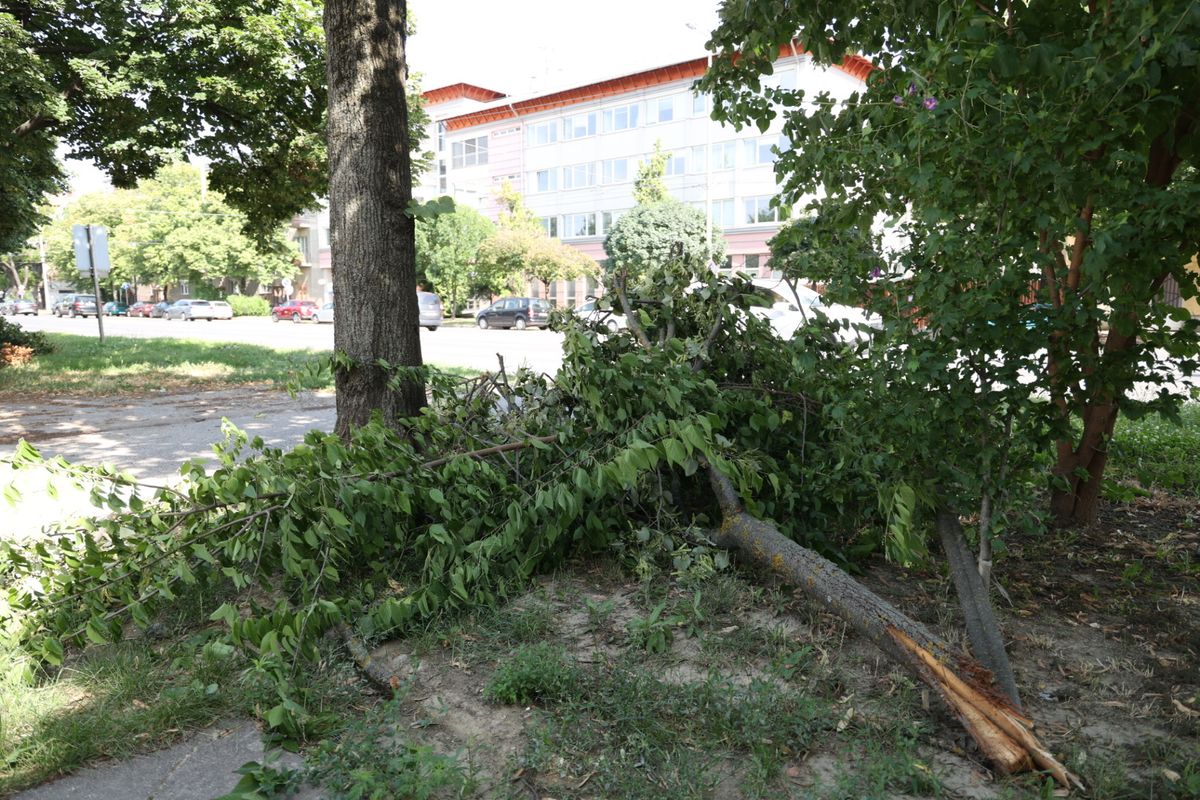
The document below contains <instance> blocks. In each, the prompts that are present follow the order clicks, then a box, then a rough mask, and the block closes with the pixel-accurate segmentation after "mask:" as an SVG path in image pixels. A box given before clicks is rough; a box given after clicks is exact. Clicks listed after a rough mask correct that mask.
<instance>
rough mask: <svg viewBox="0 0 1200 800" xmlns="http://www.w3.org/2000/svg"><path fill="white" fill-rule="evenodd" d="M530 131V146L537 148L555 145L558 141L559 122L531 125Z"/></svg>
mask: <svg viewBox="0 0 1200 800" xmlns="http://www.w3.org/2000/svg"><path fill="white" fill-rule="evenodd" d="M528 131H529V146H530V147H537V146H538V145H543V144H554V143H555V142H557V141H558V121H557V120H555V121H553V122H539V123H538V124H536V125H530V126H529V128H528Z"/></svg>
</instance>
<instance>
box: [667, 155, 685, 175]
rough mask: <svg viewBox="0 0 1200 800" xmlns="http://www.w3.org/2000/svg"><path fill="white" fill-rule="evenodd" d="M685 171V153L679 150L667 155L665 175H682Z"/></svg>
mask: <svg viewBox="0 0 1200 800" xmlns="http://www.w3.org/2000/svg"><path fill="white" fill-rule="evenodd" d="M685 172H687V153H686V151H683V150H680V151H679V152H677V153H671V154H670V155H668V156H667V168H666V174H667V175H682V174H683V173H685Z"/></svg>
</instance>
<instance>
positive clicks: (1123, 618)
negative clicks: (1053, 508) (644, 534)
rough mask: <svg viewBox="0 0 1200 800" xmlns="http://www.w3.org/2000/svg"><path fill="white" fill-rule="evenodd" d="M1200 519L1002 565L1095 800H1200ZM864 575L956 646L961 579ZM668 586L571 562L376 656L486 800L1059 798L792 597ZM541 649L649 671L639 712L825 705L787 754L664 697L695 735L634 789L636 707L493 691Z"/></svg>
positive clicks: (608, 680) (1174, 510) (1173, 506)
mask: <svg viewBox="0 0 1200 800" xmlns="http://www.w3.org/2000/svg"><path fill="white" fill-rule="evenodd" d="M1198 525H1200V508H1198V505H1197V503H1195V502H1194V501H1181V500H1178V499H1173V498H1169V497H1165V496H1155V497H1151V498H1144V499H1139V500H1137V501H1135V502H1133V503H1129V504H1121V505H1115V504H1114V505H1108V506H1106V507H1105V509H1104V512H1103V515H1102V517H1101V520H1100V522H1099V523H1098V524H1096V525H1095V526H1093V527H1092V528H1089V529H1087V530H1082V531H1052V532H1048V533H1046V534H1043V535H1041V536H1037V537H1034V536H1028V537H1021V538H1016V539H1014V540H1012V541H1011V542H1010V543H1009V548H1010V557H1008V558H1006V559H1004V560H1003V562H1002V563H1001V564H1000V565H999V568H998V577H999V578H1000V580H1001V582H1002V583H1003V585H1004V587H1005V590H1006V591H1007V593H1008V597H1009V600H1007V601H1006V600H1005V599H1004V598H1003V597H997V598H996V601H997V606H998V611H999V613H1000V615H1001V618H1002V624H1003V627H1004V630H1005V631H1006V633H1007V634H1008V635H1009V637H1010V653H1011V656H1012V660H1013V663H1014V668H1015V670H1016V675H1017V682H1018V686H1019V688H1020V690H1021V692H1022V697H1023V700H1024V702H1025V704H1026V707H1027V710H1028V711H1029V712H1030V713H1031V716H1032V717H1033V718H1034V719H1035V720H1036V721H1037V723H1038V727H1039V729H1040V733H1041V736H1042V739H1043V741H1044V742H1046V743H1047V744H1048V745H1049V746H1051V747H1052V748H1053V749H1054V750H1055V751H1056V753H1057V754H1059V755H1061V756H1062V757H1063V758H1064V759H1065V761H1066V763H1068V765H1069V766H1070V767H1071V768H1072V769H1074V770H1075V771H1077V772H1078V773H1079V774H1080V775H1081V776H1082V777H1083V778H1084V780H1085V782H1086V783H1087V785H1088V787H1089V789H1088V793H1087V794H1088V796H1091V797H1130V798H1134V797H1151V796H1153V797H1195V796H1200V670H1198V669H1197V663H1198V662H1197V656H1198V654H1200V652H1198V651H1200V593H1198V591H1200V582H1198V581H1197V576H1198V575H1200V527H1198ZM863 580H864V582H865V583H867V584H868V585H869V586H870V587H871V588H872V589H873V590H875V591H877V592H878V593H879V594H881V595H883V596H884V597H886V598H887V599H889V600H891V601H892V602H894V603H896V604H897V605H898V606H900V607H901V608H903V609H905V610H906V611H907V612H908V613H910V614H911V615H913V616H914V617H917V618H919V619H921V620H922V621H924V622H926V623H927V624H929V625H931V626H932V627H933V628H935V629H936V630H937V631H938V632H939V633H940V634H941V635H943V636H946V637H947V638H949V639H952V640H955V641H962V638H963V637H962V634H961V632H960V631H961V626H960V622H959V619H958V609H957V603H956V600H955V596H954V592H953V588H952V586H951V585H950V584H949V581H948V580H947V579H946V578H945V577H944V576H943V575H941V574H939V573H938V572H937V571H936V569H932V568H931V569H929V570H925V571H904V570H900V569H898V568H896V567H894V566H892V565H889V564H886V563H884V562H882V561H880V562H876V563H873V564H871V565H870V567H869V569H868V571H867V574H866V575H865V576H864V577H863ZM656 584H657V585H647V584H642V583H639V582H637V581H633V580H630V579H629V578H628V576H625V575H622V574H620V573H619V572H618V571H616V570H614V569H612V568H611V566H606V565H596V564H581V565H576V566H575V567H574V568H573V569H571V570H567V571H564V572H562V573H560V574H558V575H556V576H553V577H550V578H547V579H545V580H544V581H543V582H541V583H540V584H539V585H538V586H537V587H536V588H535V589H533V590H532V591H530V592H528V593H527V594H525V595H524V596H522V597H520V598H519V599H517V600H515V601H514V602H512V603H510V604H509V605H508V606H506V607H505V608H503V609H500V610H499V611H493V612H481V613H480V614H479V615H476V616H473V617H470V618H467V619H465V620H462V621H460V622H458V623H456V624H454V625H453V626H451V627H448V628H446V629H444V630H439V631H436V632H433V633H431V634H429V635H427V636H425V637H422V638H419V639H412V640H406V641H400V642H393V643H390V644H388V645H387V646H385V647H383V648H381V649H380V650H379V651H378V653H377V656H378V657H381V658H384V659H386V660H388V662H389V663H390V664H391V665H392V667H393V669H394V670H395V672H396V673H397V674H398V675H400V676H401V677H403V678H404V679H405V680H407V681H409V682H410V685H409V687H408V692H407V699H406V700H405V703H404V709H405V711H406V716H407V719H406V720H405V721H403V723H402V724H400V725H399V727H407V728H408V730H406V731H405V734H406V735H408V736H409V737H410V738H412V739H415V740H416V741H418V742H420V743H423V744H429V745H432V746H433V747H435V748H436V749H437V750H438V751H440V752H443V753H458V754H459V755H460V758H464V759H467V760H468V761H469V762H470V764H471V768H472V769H473V770H474V772H475V774H476V775H477V777H478V778H479V781H480V783H479V792H478V796H481V797H555V798H563V797H579V798H585V797H586V798H591V797H595V798H599V797H613V796H646V797H653V796H660V797H668V796H670V797H685V796H686V797H691V796H695V797H714V798H736V797H867V796H876V797H926V796H942V797H963V798H994V797H1025V796H1039V795H1040V794H1041V793H1042V792H1044V791H1047V790H1048V788H1047V786H1046V785H1045V784H1044V783H1043V782H1041V781H1040V780H1039V779H1038V778H1037V777H1036V776H1024V777H1018V778H1002V777H997V776H993V775H991V774H990V773H989V771H988V769H987V767H986V765H985V764H984V763H983V762H982V760H981V759H980V757H979V755H978V753H977V752H975V751H974V749H973V747H972V745H971V744H970V742H969V741H968V739H967V737H966V736H965V735H964V734H962V732H961V730H960V729H959V728H958V726H957V724H956V723H955V722H954V720H953V719H951V718H950V717H949V716H948V714H946V713H945V712H944V711H942V710H941V709H940V708H938V707H937V706H933V707H932V708H929V707H927V704H928V702H929V700H928V698H927V697H925V696H924V695H923V693H922V691H921V687H919V686H917V685H914V683H913V682H912V681H911V680H910V679H909V678H908V676H907V675H906V674H904V673H903V672H901V671H900V670H899V669H898V668H895V667H893V666H892V665H891V664H890V663H889V662H888V661H886V660H885V659H884V658H883V656H882V655H881V654H880V653H879V652H878V651H876V650H875V649H874V648H873V647H872V646H871V645H870V644H869V643H867V642H865V641H863V640H860V639H858V638H857V637H856V636H855V635H854V634H853V633H852V632H850V631H847V630H846V628H845V626H844V625H843V624H842V623H841V622H840V621H839V620H837V619H835V618H833V617H829V616H827V615H824V614H822V613H821V612H820V611H819V610H817V609H816V608H815V607H812V606H811V605H810V604H809V603H807V602H806V601H805V599H804V598H803V597H802V596H800V595H799V594H797V593H794V592H792V591H791V590H790V589H789V588H788V587H785V586H780V585H778V584H775V583H773V582H772V581H771V580H770V579H769V578H768V577H765V576H761V575H755V574H751V573H735V574H732V575H726V576H718V577H717V578H714V579H712V580H710V581H708V582H706V583H705V584H702V585H693V586H687V587H684V586H681V585H679V584H677V583H670V584H669V588H668V582H667V581H666V580H665V579H664V580H662V581H658V582H656ZM660 602H663V603H666V607H667V611H665V612H664V614H670V615H671V616H672V617H673V621H672V623H671V637H670V638H671V641H670V644H669V646H668V647H667V649H666V650H665V651H664V652H658V653H656V652H648V651H647V650H646V649H644V648H638V647H635V646H634V645H633V644H632V642H631V636H630V623H631V621H635V620H639V619H645V618H646V616H647V615H648V614H649V613H650V611H651V609H652V608H653V607H654V606H655V605H657V604H658V603H660ZM530 642H549V643H552V644H553V645H555V646H557V647H561V649H562V651H563V652H564V653H565V654H566V657H567V659H568V662H569V663H572V664H574V665H576V666H577V667H578V668H579V669H580V670H582V671H583V673H584V674H586V675H588V676H589V677H588V678H587V679H586V680H587V681H588V683H587V686H589V687H590V688H589V689H586V690H581V691H582V692H584V693H585V694H586V693H587V692H592V693H593V694H594V693H596V692H604V691H609V692H615V691H618V689H616V688H613V687H620V686H621V685H623V684H622V680H624V679H618V678H619V677H620V676H622V675H626V674H628V675H631V676H635V677H636V680H644V681H645V683H644V684H641V686H642V687H643V689H644V690H645V689H647V688H648V690H647V691H645V692H644V695H643V697H644V703H645V704H653V703H659V702H663V698H676V699H674V700H671V702H679V701H678V698H679V697H685V698H686V697H691V696H693V695H694V694H695V693H697V692H699V693H700V694H703V690H702V688H697V687H704V686H706V685H714V686H719V687H723V688H722V690H723V691H727V692H730V693H733V694H735V695H739V693H743V692H744V693H745V695H746V700H745V704H746V705H745V708H751V707H753V703H754V699H755V697H757V695H756V694H755V693H756V692H758V691H760V690H761V689H762V687H764V686H766V687H768V688H767V690H768V691H770V692H777V693H778V696H779V698H780V709H781V710H780V713H781V714H783V713H785V711H784V710H783V709H784V708H785V706H786V704H787V703H790V702H794V700H789V699H788V698H795V697H797V696H799V697H807V698H811V699H812V701H813V702H814V704H815V705H814V706H813V709H812V714H811V726H810V727H809V728H808V729H806V730H805V731H803V732H800V731H798V732H797V733H796V735H795V738H794V740H793V742H792V743H788V742H775V743H772V748H774V749H771V750H770V753H773V754H774V755H771V754H768V753H767V749H763V750H762V751H761V752H760V751H759V750H758V749H756V748H755V747H753V746H745V747H744V746H743V745H742V744H739V743H736V742H734V741H733V738H735V737H732V734H731V738H730V741H729V742H727V743H726V744H725V745H722V746H717V747H715V748H714V747H713V744H712V742H711V741H709V740H704V741H701V740H696V741H695V742H688V741H686V740H684V739H686V738H687V737H689V736H695V735H696V732H695V729H693V728H692V727H689V726H688V725H685V724H683V723H681V722H680V721H678V720H676V719H674V716H673V714H674V712H673V711H672V710H671V709H670V708H668V707H663V709H662V714H661V716H660V717H659V719H658V722H657V723H656V722H654V721H653V718H654V715H653V714H650V715H649V720H648V721H646V722H645V725H649V726H651V728H652V727H653V725H655V724H657V725H660V726H662V727H664V728H669V727H670V726H672V725H676V726H679V730H680V732H681V733H680V734H679V736H680V741H678V742H676V745H675V747H676V749H675V750H673V751H671V752H670V753H668V754H667V755H668V756H669V758H667V760H666V761H662V760H659V761H651V760H650V759H647V758H645V757H644V756H643V757H642V761H641V763H640V764H639V763H638V762H637V761H636V760H634V759H630V760H629V762H628V763H627V764H623V765H622V769H624V770H625V771H626V772H627V773H628V774H629V778H628V782H627V783H621V784H619V785H618V784H615V783H613V782H612V781H614V780H617V779H616V778H613V777H612V776H613V774H614V771H613V770H612V769H611V768H610V767H611V764H610V763H609V762H611V761H613V760H619V759H621V758H622V757H625V756H627V755H628V754H629V753H643V752H649V751H647V750H644V749H640V748H644V746H645V744H646V743H645V741H642V742H639V741H637V740H636V737H637V736H642V737H643V739H645V738H647V737H649V738H653V736H654V735H656V734H655V732H654V730H652V729H647V730H646V731H642V732H641V733H638V730H639V729H638V728H637V727H636V726H634V725H630V724H629V720H628V719H623V718H622V717H623V716H628V717H633V716H637V715H638V714H640V713H644V712H645V711H646V708H645V707H643V708H641V709H640V710H639V708H638V703H634V702H632V701H630V703H629V706H630V707H629V708H627V709H626V711H625V712H623V713H617V714H613V715H612V716H611V718H608V717H605V716H604V715H603V714H602V712H600V711H598V710H597V709H602V708H622V706H621V705H620V703H617V704H616V705H615V706H613V705H611V704H610V705H609V706H605V705H604V703H602V702H600V701H599V700H597V699H596V698H595V697H592V698H591V699H590V700H589V701H588V703H590V705H586V709H587V711H588V713H590V714H592V715H593V716H591V717H589V716H587V715H586V714H584V715H582V716H581V715H580V711H581V708H583V707H584V706H583V705H581V704H580V703H576V702H573V701H570V700H568V701H561V702H534V703H531V704H529V705H527V706H505V705H498V704H494V703H489V702H488V701H486V700H485V699H484V697H483V691H484V687H485V686H486V685H487V684H488V681H489V680H490V679H491V678H492V676H493V674H494V673H495V671H496V669H497V668H498V667H499V666H500V665H502V664H504V663H505V662H506V661H508V660H510V659H511V657H512V654H513V653H514V652H515V651H516V650H517V649H519V648H520V647H521V646H522V645H523V644H525V643H530ZM632 679H633V678H631V680H632ZM661 687H666V688H661ZM672 687H674V688H672ZM680 692H682V694H681V693H680ZM689 692H691V693H692V694H688V693H689ZM739 696H740V695H739ZM581 702H582V701H581ZM698 708H699V707H698ZM711 710H712V709H711V708H708V709H707V710H702V711H697V712H696V713H697V714H700V713H709V712H710V711H711ZM728 724H729V725H730V726H733V725H735V724H739V723H738V722H737V721H736V720H735V719H730V720H728ZM565 725H567V726H574V727H575V728H576V730H569V729H564V726H565ZM582 729H587V731H584V730H582ZM593 729H594V730H593ZM765 729H770V726H769V725H768V726H767V728H765ZM730 730H732V727H731V729H730ZM606 731H607V732H609V733H612V732H620V734H621V735H622V736H625V737H627V738H628V739H629V741H627V742H626V743H625V745H624V746H618V745H613V746H611V747H608V746H602V745H597V744H596V742H601V741H608V740H606V739H605V738H604V736H603V735H602V734H604V733H605V732H606ZM585 732H586V733H588V734H589V736H585V735H583V734H584V733H585ZM590 734H595V735H590ZM715 735H716V736H717V739H716V740H715V741H720V734H719V731H718V733H717V734H715ZM663 741H669V737H668V738H665V739H663ZM587 742H590V743H591V744H581V743H587ZM690 746H695V747H705V748H708V752H707V753H702V754H699V755H700V756H704V757H706V759H707V760H706V761H704V762H703V763H704V764H705V766H704V767H703V769H702V770H701V772H702V773H703V774H702V776H701V779H699V780H695V781H692V780H689V779H688V778H687V777H685V774H684V773H682V772H676V771H672V769H671V768H670V758H676V759H680V758H685V757H687V756H688V748H689V747H690ZM588 747H591V749H590V750H589V749H587V748H588ZM581 748H582V749H581ZM688 763H689V764H690V763H693V762H688ZM764 765H765V768H764ZM764 775H765V776H766V777H764ZM605 780H608V781H609V783H605ZM656 793H657V794H656Z"/></svg>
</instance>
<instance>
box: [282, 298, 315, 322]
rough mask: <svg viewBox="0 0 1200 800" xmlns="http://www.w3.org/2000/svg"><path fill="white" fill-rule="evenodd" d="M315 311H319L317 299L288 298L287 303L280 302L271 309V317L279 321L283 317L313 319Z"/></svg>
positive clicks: (298, 319) (292, 319)
mask: <svg viewBox="0 0 1200 800" xmlns="http://www.w3.org/2000/svg"><path fill="white" fill-rule="evenodd" d="M315 313H317V303H316V301H315V300H288V301H287V302H286V303H280V304H279V305H277V306H275V307H274V308H272V309H271V319H272V320H273V321H275V322H279V320H281V319H290V320H291V321H292V322H300V321H301V320H306V319H312V318H313V314H315Z"/></svg>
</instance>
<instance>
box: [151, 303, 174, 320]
mask: <svg viewBox="0 0 1200 800" xmlns="http://www.w3.org/2000/svg"><path fill="white" fill-rule="evenodd" d="M170 307H171V304H170V303H168V302H167V301H166V300H164V301H163V302H161V303H155V304H154V308H152V309H150V316H152V317H158V318H160V319H166V318H167V309H168V308H170Z"/></svg>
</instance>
